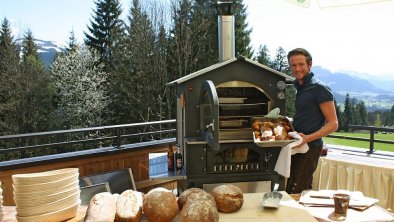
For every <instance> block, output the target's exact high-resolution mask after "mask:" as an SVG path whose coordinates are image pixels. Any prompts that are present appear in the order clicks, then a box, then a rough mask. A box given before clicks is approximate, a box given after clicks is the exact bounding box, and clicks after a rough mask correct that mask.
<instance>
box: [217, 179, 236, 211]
mask: <svg viewBox="0 0 394 222" xmlns="http://www.w3.org/2000/svg"><path fill="white" fill-rule="evenodd" d="M212 196H213V198H214V199H215V202H216V206H217V208H218V210H219V211H221V212H225V213H233V212H236V211H238V210H239V209H241V207H242V205H243V203H244V196H243V193H242V190H241V189H240V188H239V187H237V186H234V185H231V184H224V185H220V186H217V187H215V188H214V189H213V190H212Z"/></svg>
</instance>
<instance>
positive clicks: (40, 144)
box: [0, 119, 394, 161]
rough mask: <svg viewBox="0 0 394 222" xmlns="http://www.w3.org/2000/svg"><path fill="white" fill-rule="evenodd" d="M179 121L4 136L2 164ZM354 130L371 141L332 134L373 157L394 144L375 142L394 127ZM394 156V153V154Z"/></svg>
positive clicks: (121, 141)
mask: <svg viewBox="0 0 394 222" xmlns="http://www.w3.org/2000/svg"><path fill="white" fill-rule="evenodd" d="M175 124H176V120H175V119H171V120H162V121H153V122H143V123H132V124H122V125H112V126H100V127H90V128H80V129H71V130H58V131H48V132H39V133H29V134H17V135H8V136H0V161H7V160H13V159H23V158H29V157H37V156H45V155H51V154H57V153H67V152H73V151H81V150H88V149H96V148H100V147H115V148H122V146H123V145H126V144H133V143H139V142H146V141H150V140H160V139H166V138H174V137H175V133H176V129H175V128H176V127H175ZM349 127H350V129H352V130H368V131H369V132H370V138H369V139H368V138H359V137H350V136H338V135H328V137H332V138H340V139H349V140H358V141H367V142H370V147H369V150H368V151H367V152H368V153H369V154H373V153H375V150H374V143H386V144H394V141H388V140H379V139H375V136H374V134H375V132H385V133H392V132H394V128H384V127H373V126H359V125H350V126H349ZM393 156H394V154H393Z"/></svg>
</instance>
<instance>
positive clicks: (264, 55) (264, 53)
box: [255, 45, 271, 67]
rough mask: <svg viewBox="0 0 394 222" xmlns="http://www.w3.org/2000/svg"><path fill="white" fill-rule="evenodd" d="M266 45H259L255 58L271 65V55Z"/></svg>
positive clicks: (266, 64)
mask: <svg viewBox="0 0 394 222" xmlns="http://www.w3.org/2000/svg"><path fill="white" fill-rule="evenodd" d="M269 54H270V52H269V50H268V47H267V45H264V46H260V47H259V51H258V53H257V56H256V58H255V60H257V61H258V62H259V63H261V64H263V65H265V66H268V67H271V57H270V55H269Z"/></svg>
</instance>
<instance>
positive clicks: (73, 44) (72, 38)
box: [66, 30, 79, 52]
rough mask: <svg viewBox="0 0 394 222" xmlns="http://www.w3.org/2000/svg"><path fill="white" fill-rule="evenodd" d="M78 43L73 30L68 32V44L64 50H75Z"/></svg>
mask: <svg viewBox="0 0 394 222" xmlns="http://www.w3.org/2000/svg"><path fill="white" fill-rule="evenodd" d="M78 48H79V45H78V41H77V39H76V37H75V33H74V30H72V31H71V32H70V37H69V38H68V45H67V46H66V52H75V51H76V50H78Z"/></svg>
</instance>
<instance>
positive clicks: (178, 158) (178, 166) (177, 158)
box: [175, 146, 183, 170]
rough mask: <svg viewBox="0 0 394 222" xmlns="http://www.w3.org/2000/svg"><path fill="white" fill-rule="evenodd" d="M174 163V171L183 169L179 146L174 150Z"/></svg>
mask: <svg viewBox="0 0 394 222" xmlns="http://www.w3.org/2000/svg"><path fill="white" fill-rule="evenodd" d="M175 163H176V169H177V170H181V169H182V167H183V159H182V153H181V150H180V147H179V146H177V148H176V153H175Z"/></svg>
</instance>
